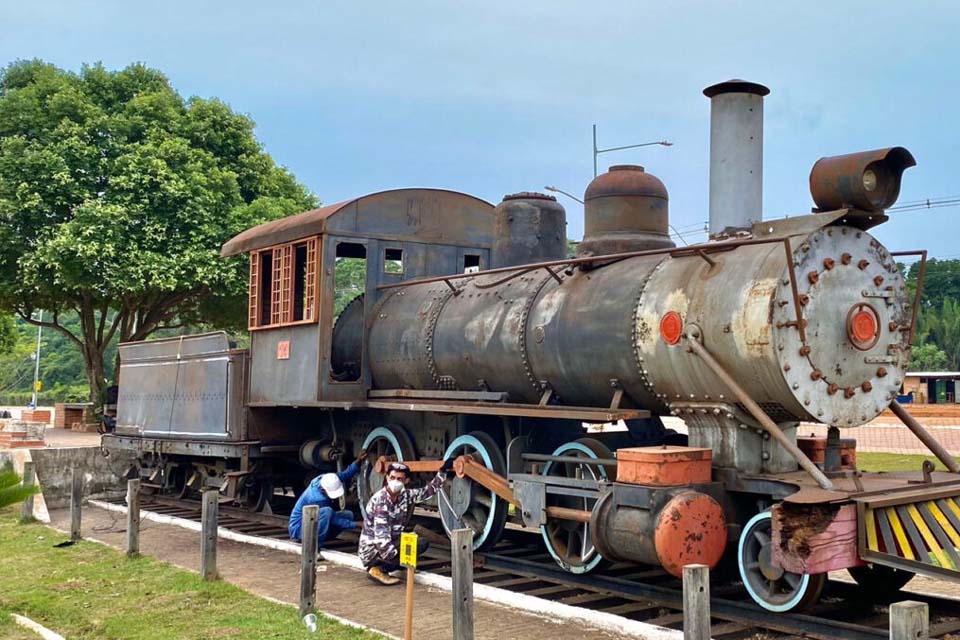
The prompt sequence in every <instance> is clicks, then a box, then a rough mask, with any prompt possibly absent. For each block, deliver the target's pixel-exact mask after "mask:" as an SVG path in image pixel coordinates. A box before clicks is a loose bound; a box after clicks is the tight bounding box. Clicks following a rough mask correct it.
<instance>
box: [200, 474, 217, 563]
mask: <svg viewBox="0 0 960 640" xmlns="http://www.w3.org/2000/svg"><path fill="white" fill-rule="evenodd" d="M219 505H220V491H219V489H217V488H216V487H206V488H204V490H203V507H202V511H201V518H200V519H201V526H200V529H201V539H200V575H202V576H203V579H204V580H216V579H217V512H218V510H219Z"/></svg>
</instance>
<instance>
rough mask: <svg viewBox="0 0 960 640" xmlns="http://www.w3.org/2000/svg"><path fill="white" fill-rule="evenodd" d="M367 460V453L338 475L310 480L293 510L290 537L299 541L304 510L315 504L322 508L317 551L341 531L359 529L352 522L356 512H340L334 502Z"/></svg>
mask: <svg viewBox="0 0 960 640" xmlns="http://www.w3.org/2000/svg"><path fill="white" fill-rule="evenodd" d="M366 458H367V452H366V451H361V452H360V455H359V456H357V459H356V461H354V462H353V463H352V464H351V465H350V466H349V467H347V468H346V469H344V470H343V471H341V472H339V473H324V474H323V475H319V476H317V477H316V478H314V479H313V480H311V481H310V484H309V485H307V488H306V490H305V491H304V492H303V494H302V495H301V496H300V498H298V499H297V504H295V505H294V507H293V512H292V513H291V514H290V523H289V524H288V525H287V530H288V531H289V532H290V538H291V539H292V540H295V541H296V542H300V536H301V528H302V524H303V523H302V520H303V508H304V507H305V506H307V505H311V504H315V505H317V506H318V507H320V513H319V514H318V516H317V549H319V548H321V547H322V546H323V543H324V541H325V540H327V539H328V538H336V537H337V536H338V535H340V532H341V531H351V530H353V529H356V528H357V523H356V522H355V521H354V519H353V513H352V512H350V511H337V510H336V508H335V506H334V501H335V500H337V499H339V498H340V497H341V496H342V495H343V494H344V487H345V486H346V485H349V484H350V481H351V480H353V478H354V476H356V475H357V474H358V473H359V472H360V463H361V462H363V461H364V460H365V459H366Z"/></svg>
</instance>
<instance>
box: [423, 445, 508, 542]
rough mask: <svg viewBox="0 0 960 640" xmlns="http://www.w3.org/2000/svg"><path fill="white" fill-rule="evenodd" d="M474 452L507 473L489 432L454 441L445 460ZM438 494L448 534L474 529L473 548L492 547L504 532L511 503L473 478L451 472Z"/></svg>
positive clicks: (483, 461)
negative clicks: (508, 505) (508, 503)
mask: <svg viewBox="0 0 960 640" xmlns="http://www.w3.org/2000/svg"><path fill="white" fill-rule="evenodd" d="M459 456H470V457H472V458H473V459H474V460H475V461H476V462H478V463H479V464H482V465H483V466H485V467H486V468H487V469H490V470H491V471H493V472H494V473H496V474H499V475H501V476H506V475H507V463H506V461H504V459H503V453H502V452H501V451H500V447H499V446H497V443H496V441H494V439H493V438H491V437H490V436H489V435H487V434H486V433H483V432H481V431H475V432H473V433H469V434H467V435H463V436H460V437H459V438H457V439H456V440H454V441H453V442H451V443H450V446H449V447H447V451H446V453H444V454H443V459H444V460H449V459H450V458H451V457H459ZM440 494H441V495H438V496H437V505H438V507H439V508H440V521H441V522H443V528H444V529H445V530H446V532H447V535H449V534H450V532H451V531H453V530H455V529H464V528H469V529H473V548H474V549H475V550H478V549H489V548H490V547H492V546H493V545H495V544H496V543H497V542H498V541H499V540H500V536H501V535H502V534H503V527H504V525H505V524H506V522H507V503H506V502H504V501H503V499H501V498H500V497H499V496H497V494H495V493H494V492H493V491H491V490H490V489H487V488H486V487H484V486H482V485H480V484H477V483H476V482H474V481H472V480H471V479H470V478H467V477H463V478H458V477H456V476H455V475H453V474H452V473H451V474H448V476H447V481H446V482H444V483H443V487H442V488H441V489H440Z"/></svg>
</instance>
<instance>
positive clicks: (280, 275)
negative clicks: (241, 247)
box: [247, 236, 320, 331]
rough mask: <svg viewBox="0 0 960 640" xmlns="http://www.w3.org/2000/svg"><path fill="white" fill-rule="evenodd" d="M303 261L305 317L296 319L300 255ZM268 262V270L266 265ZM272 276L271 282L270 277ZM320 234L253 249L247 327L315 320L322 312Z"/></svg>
mask: <svg viewBox="0 0 960 640" xmlns="http://www.w3.org/2000/svg"><path fill="white" fill-rule="evenodd" d="M300 251H302V252H303V253H305V258H304V264H303V265H302V279H303V304H302V307H301V312H302V315H303V317H302V318H300V319H297V320H295V319H294V315H295V311H297V310H298V305H297V303H296V301H295V300H294V293H295V289H296V284H297V280H298V279H297V272H298V271H299V270H298V269H297V255H298V253H299V252H300ZM268 266H269V273H264V269H265V268H267V267H268ZM267 279H269V282H268V281H267ZM319 280H320V236H316V237H313V238H304V239H301V240H296V241H294V242H288V243H285V244H280V245H275V246H273V247H267V248H266V249H259V250H257V251H252V252H250V280H249V289H248V295H249V297H248V309H247V329H249V330H250V331H256V330H259V329H273V328H276V327H289V326H295V325H301V324H313V323H316V322H317V320H318V319H319V316H320V282H319Z"/></svg>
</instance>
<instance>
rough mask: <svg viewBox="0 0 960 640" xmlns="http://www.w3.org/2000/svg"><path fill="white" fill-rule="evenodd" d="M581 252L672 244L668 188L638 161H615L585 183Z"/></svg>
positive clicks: (615, 250) (633, 248)
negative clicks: (604, 171)
mask: <svg viewBox="0 0 960 640" xmlns="http://www.w3.org/2000/svg"><path fill="white" fill-rule="evenodd" d="M583 201H584V236H583V242H581V243H580V246H579V247H578V253H579V254H580V255H591V254H592V255H604V254H608V253H620V252H624V251H642V250H646V249H660V248H665V247H673V246H674V244H673V241H672V240H670V233H669V227H668V225H669V214H668V196H667V189H666V187H664V186H663V183H662V182H661V181H660V180H659V179H658V178H657V177H656V176H653V175H651V174H649V173H646V172H645V171H644V170H643V167H641V166H638V165H614V166H612V167H610V170H609V171H608V172H607V173H603V174H600V175H599V176H597V177H596V178H594V179H593V181H592V182H591V183H590V184H589V185H587V190H586V192H585V193H584V195H583Z"/></svg>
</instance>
